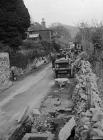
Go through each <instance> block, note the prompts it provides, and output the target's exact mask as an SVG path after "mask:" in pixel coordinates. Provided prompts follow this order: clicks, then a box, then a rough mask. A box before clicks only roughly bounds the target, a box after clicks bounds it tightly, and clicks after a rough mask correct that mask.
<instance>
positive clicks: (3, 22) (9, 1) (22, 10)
mask: <svg viewBox="0 0 103 140" xmlns="http://www.w3.org/2000/svg"><path fill="white" fill-rule="evenodd" d="M29 25H30V16H29V13H28V10H27V9H26V7H25V5H24V3H23V0H0V41H1V42H3V43H4V44H7V45H9V46H10V47H11V48H13V49H14V50H16V49H17V48H18V46H19V45H20V44H21V42H22V39H24V38H25V31H26V30H27V28H28V27H29Z"/></svg>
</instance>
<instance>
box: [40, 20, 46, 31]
mask: <svg viewBox="0 0 103 140" xmlns="http://www.w3.org/2000/svg"><path fill="white" fill-rule="evenodd" d="M41 25H42V28H43V29H45V28H46V22H45V19H44V18H42V22H41Z"/></svg>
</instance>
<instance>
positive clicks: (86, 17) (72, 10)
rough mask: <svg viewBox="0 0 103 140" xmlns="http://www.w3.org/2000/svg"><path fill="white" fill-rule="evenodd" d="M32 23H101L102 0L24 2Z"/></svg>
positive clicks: (40, 0)
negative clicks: (42, 20) (43, 21)
mask: <svg viewBox="0 0 103 140" xmlns="http://www.w3.org/2000/svg"><path fill="white" fill-rule="evenodd" d="M24 3H25V5H26V7H27V8H28V11H29V13H30V16H31V18H32V20H33V21H34V22H41V19H42V18H44V19H45V21H46V23H47V25H50V24H52V23H56V22H57V23H63V24H67V25H74V26H75V25H78V24H79V23H81V22H87V23H88V24H94V23H97V22H98V23H99V22H103V0H24Z"/></svg>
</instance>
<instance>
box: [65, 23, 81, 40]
mask: <svg viewBox="0 0 103 140" xmlns="http://www.w3.org/2000/svg"><path fill="white" fill-rule="evenodd" d="M63 26H64V27H65V28H67V29H68V30H69V31H70V33H71V37H72V38H74V37H75V35H76V34H77V32H78V31H79V28H78V27H76V26H70V25H65V24H63Z"/></svg>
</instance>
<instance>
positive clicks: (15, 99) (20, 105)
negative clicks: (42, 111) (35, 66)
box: [0, 65, 54, 132]
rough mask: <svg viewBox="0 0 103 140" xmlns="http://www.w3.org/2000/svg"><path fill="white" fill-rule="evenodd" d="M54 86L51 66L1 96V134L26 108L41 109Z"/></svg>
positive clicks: (15, 85) (19, 82)
mask: <svg viewBox="0 0 103 140" xmlns="http://www.w3.org/2000/svg"><path fill="white" fill-rule="evenodd" d="M53 84H54V80H53V72H52V69H51V65H48V66H46V67H45V68H43V69H42V70H40V71H39V72H36V73H33V74H31V75H29V76H27V77H26V78H25V79H23V80H22V81H18V82H16V83H15V84H14V85H13V86H12V87H11V88H9V89H8V90H6V91H5V92H3V93H1V94H0V114H1V115H0V132H3V131H6V128H7V127H8V125H10V123H11V122H12V121H13V120H15V119H18V118H19V117H20V115H21V113H22V112H23V111H24V110H25V108H26V107H27V106H28V105H29V106H31V107H32V106H34V107H35V108H39V107H40V103H41V101H42V100H43V98H44V97H45V96H46V95H47V93H48V91H49V90H50V88H51V86H52V85H53Z"/></svg>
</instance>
